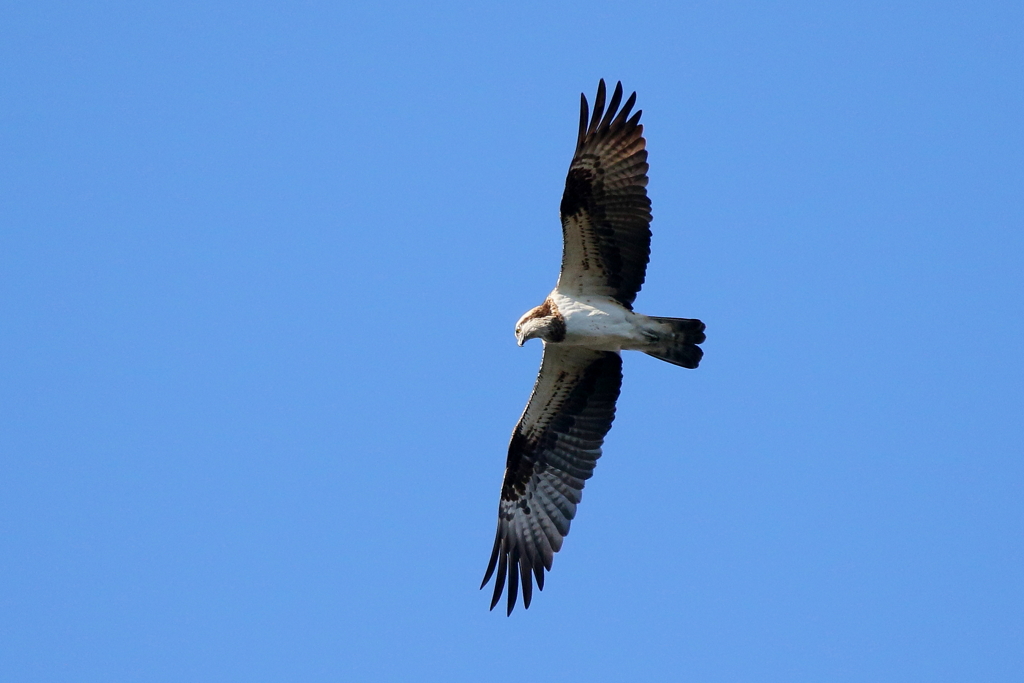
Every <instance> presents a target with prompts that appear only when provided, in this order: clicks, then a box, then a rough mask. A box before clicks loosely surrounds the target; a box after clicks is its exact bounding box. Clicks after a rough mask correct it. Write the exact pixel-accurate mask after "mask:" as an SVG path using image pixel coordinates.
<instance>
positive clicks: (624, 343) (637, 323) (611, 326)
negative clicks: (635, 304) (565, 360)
mask: <svg viewBox="0 0 1024 683" xmlns="http://www.w3.org/2000/svg"><path fill="white" fill-rule="evenodd" d="M546 307H550V308H551V309H552V311H553V312H556V313H557V314H558V315H559V316H560V317H561V318H562V320H563V321H564V323H565V336H564V338H562V339H560V340H558V341H555V340H550V339H547V340H545V341H546V342H547V343H553V344H564V345H566V346H582V347H586V348H588V349H595V350H599V351H615V352H618V351H622V350H643V348H644V347H645V346H647V345H648V344H650V342H651V341H652V340H654V339H657V338H658V336H659V333H664V332H668V331H669V330H667V329H665V328H664V325H663V324H662V323H658V322H657V321H656V320H653V319H651V318H650V317H648V316H646V315H643V314H642V313H636V312H634V311H631V310H629V309H628V308H626V307H625V306H623V305H622V304H620V303H619V302H618V301H615V300H614V299H612V298H610V297H607V296H578V297H577V296H571V295H569V294H563V293H562V292H560V291H559V290H558V288H557V287H556V288H555V289H554V290H553V291H552V292H551V294H549V295H548V297H547V299H545V305H542V306H541V307H538V308H546ZM533 310H537V309H533ZM527 315H529V313H527Z"/></svg>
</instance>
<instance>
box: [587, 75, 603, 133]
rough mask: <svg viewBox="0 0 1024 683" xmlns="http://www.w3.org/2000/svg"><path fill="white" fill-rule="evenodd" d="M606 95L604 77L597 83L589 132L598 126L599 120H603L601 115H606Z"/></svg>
mask: <svg viewBox="0 0 1024 683" xmlns="http://www.w3.org/2000/svg"><path fill="white" fill-rule="evenodd" d="M604 96H605V86H604V79H603V78H602V79H601V80H600V81H598V83H597V96H596V97H595V98H594V115H593V116H591V117H590V127H589V129H588V132H591V131H593V130H594V129H595V128H596V127H597V124H598V122H599V121H600V120H601V116H603V115H604Z"/></svg>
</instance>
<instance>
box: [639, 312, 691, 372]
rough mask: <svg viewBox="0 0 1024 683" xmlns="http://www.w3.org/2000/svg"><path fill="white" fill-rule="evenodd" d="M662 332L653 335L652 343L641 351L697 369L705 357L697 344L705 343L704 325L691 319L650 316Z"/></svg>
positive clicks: (674, 363) (675, 363)
mask: <svg viewBox="0 0 1024 683" xmlns="http://www.w3.org/2000/svg"><path fill="white" fill-rule="evenodd" d="M649 317H650V319H651V320H653V321H654V322H656V323H661V324H660V325H659V326H658V327H660V328H661V330H658V331H657V332H654V333H653V334H652V337H653V339H652V341H651V343H650V344H649V345H648V346H646V347H645V348H643V349H640V350H641V351H643V352H644V353H646V354H647V355H648V356H654V357H655V358H658V359H660V360H663V361H668V362H669V363H672V364H673V365H681V366H682V367H684V368H691V369H693V368H695V367H697V366H698V365H699V364H700V359H701V358H703V357H704V352H703V351H702V350H701V348H700V347H699V346H697V344H700V343H701V342H703V341H704V339H705V336H704V323H702V322H701V321H699V320H692V319H690V318H656V317H654V316H653V315H652V316H649Z"/></svg>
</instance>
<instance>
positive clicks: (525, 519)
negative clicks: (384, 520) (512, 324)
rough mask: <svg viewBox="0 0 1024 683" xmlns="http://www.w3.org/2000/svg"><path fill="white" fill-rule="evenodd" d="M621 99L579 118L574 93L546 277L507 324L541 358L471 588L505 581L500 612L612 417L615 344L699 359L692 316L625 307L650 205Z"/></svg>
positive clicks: (544, 558) (539, 567) (684, 361)
mask: <svg viewBox="0 0 1024 683" xmlns="http://www.w3.org/2000/svg"><path fill="white" fill-rule="evenodd" d="M621 99H622V84H621V83H619V84H618V85H617V86H616V88H615V92H614V94H613V95H612V98H611V101H610V102H609V106H608V109H607V112H606V111H605V108H604V105H605V85H604V81H603V80H602V81H601V82H600V84H599V85H598V90H597V98H596V99H595V101H594V114H593V117H591V118H589V121H588V105H587V100H586V97H581V100H582V102H581V106H580V128H579V136H578V138H577V142H576V153H575V155H574V156H573V160H572V163H571V164H570V166H569V173H568V176H567V178H566V183H565V192H564V193H563V195H562V204H561V218H562V236H563V249H562V269H561V273H560V274H559V278H558V284H557V285H556V286H555V289H554V290H553V291H552V292H551V293H550V294H549V295H548V297H547V298H546V299H545V300H544V302H543V303H542V304H541V305H540V306H537V307H535V308H533V309H531V310H529V311H527V312H526V314H524V315H523V317H521V318H520V319H519V321H518V322H517V323H516V340H517V341H518V343H519V345H520V346H522V345H523V344H524V343H525V342H526V341H527V340H529V339H537V338H539V339H541V340H543V342H544V358H543V360H542V362H541V369H540V374H539V375H538V376H537V383H536V384H535V385H534V388H533V394H532V395H531V396H530V401H529V403H528V404H527V406H526V409H525V410H524V411H523V415H522V417H521V418H520V420H519V423H518V424H517V425H516V428H515V430H514V431H513V432H512V440H511V443H509V449H508V459H507V461H506V464H505V477H504V480H503V482H502V486H501V502H500V503H499V506H498V532H497V534H496V536H495V540H494V548H493V550H492V552H491V559H490V562H489V564H488V566H487V571H486V573H485V575H484V580H483V583H482V584H481V588H482V587H483V586H484V585H486V584H487V582H488V581H489V580H490V578H491V576H492V575H493V576H494V577H495V585H494V595H493V597H492V600H491V608H492V609H493V608H494V606H495V605H496V604H497V602H498V600H499V599H500V597H501V593H502V590H503V589H504V587H505V583H506V579H507V581H508V613H509V614H511V613H512V608H513V607H514V606H515V603H516V597H517V595H518V592H519V586H520V585H522V592H523V603H524V604H525V606H526V607H529V606H530V601H531V598H532V594H533V585H532V581H533V580H534V579H535V580H536V582H537V587H538V588H543V587H544V571H545V570H550V569H551V562H552V558H553V556H554V553H556V552H558V550H559V549H560V548H561V547H562V540H563V539H564V538H565V536H566V535H567V534H568V533H569V524H570V522H571V521H572V519H573V518H574V517H575V516H576V505H577V504H578V503H579V502H580V500H581V497H582V491H583V486H584V483H585V481H586V480H587V479H589V478H590V476H591V475H592V474H593V471H594V466H595V465H596V463H597V459H598V458H599V457H600V456H601V445H602V443H603V442H604V437H605V435H606V434H607V433H608V430H609V429H611V425H612V420H613V419H614V417H615V401H616V400H617V399H618V396H619V390H620V388H621V385H622V358H621V356H620V351H622V350H636V351H641V352H643V353H646V354H648V355H651V356H654V357H655V358H660V359H661V360H665V361H668V362H669V363H673V364H675V365H679V366H682V367H686V368H696V367H697V365H698V364H699V363H700V359H701V357H702V355H703V352H702V351H701V349H700V347H699V346H698V344H700V343H701V342H703V341H704V323H702V322H701V321H700V320H694V319H690V318H658V317H653V316H646V315H643V314H640V313H636V312H634V311H633V300H634V299H635V298H636V294H637V292H638V291H639V290H640V287H641V285H642V284H643V282H644V276H645V272H646V268H647V261H648V258H649V255H650V239H651V231H650V221H651V213H650V207H651V203H650V200H648V198H647V191H646V185H647V150H646V141H645V140H644V138H643V127H642V126H641V125H640V124H639V119H640V112H639V111H638V112H637V113H636V114H635V115H633V116H632V118H628V117H629V112H630V110H631V109H632V107H633V104H634V102H635V101H636V93H633V95H632V96H630V98H629V99H628V100H627V101H626V103H625V104H624V105H623V107H622V109H621V110H619V109H618V107H619V103H620V102H621ZM495 569H497V573H495ZM520 582H521V584H520Z"/></svg>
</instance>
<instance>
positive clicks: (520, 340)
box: [516, 332, 526, 346]
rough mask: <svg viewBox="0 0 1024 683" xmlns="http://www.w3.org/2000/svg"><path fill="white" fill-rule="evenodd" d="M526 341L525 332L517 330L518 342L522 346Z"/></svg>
mask: <svg viewBox="0 0 1024 683" xmlns="http://www.w3.org/2000/svg"><path fill="white" fill-rule="evenodd" d="M525 341H526V340H525V339H523V333H522V332H516V343H517V344H519V345H520V346H522V345H523V342H525Z"/></svg>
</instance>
